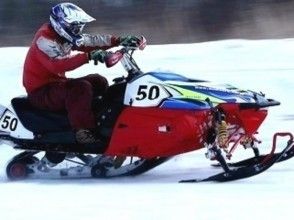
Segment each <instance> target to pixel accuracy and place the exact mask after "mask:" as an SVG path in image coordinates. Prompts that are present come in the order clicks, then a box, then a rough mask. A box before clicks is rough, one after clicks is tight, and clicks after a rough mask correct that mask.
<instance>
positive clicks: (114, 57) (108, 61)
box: [105, 36, 147, 68]
mask: <svg viewBox="0 0 294 220" xmlns="http://www.w3.org/2000/svg"><path fill="white" fill-rule="evenodd" d="M146 45H147V42H146V39H145V37H144V36H141V39H140V42H139V46H138V47H123V48H121V49H119V50H117V51H115V52H109V53H108V55H107V56H106V58H105V65H106V67H108V68H109V67H112V66H114V65H115V64H117V63H118V62H119V61H120V60H121V59H122V58H123V56H124V54H126V53H129V51H135V50H136V49H139V50H144V49H145V47H146Z"/></svg>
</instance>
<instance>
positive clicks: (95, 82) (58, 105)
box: [23, 24, 118, 129]
mask: <svg viewBox="0 0 294 220" xmlns="http://www.w3.org/2000/svg"><path fill="white" fill-rule="evenodd" d="M82 36H83V39H84V44H83V46H82V47H79V48H77V47H74V46H73V45H72V44H71V43H69V42H67V41H66V40H65V39H63V38H62V37H60V36H59V35H58V34H57V33H56V32H55V30H54V29H53V28H52V27H51V25H50V24H44V25H43V26H41V28H40V29H39V30H38V31H37V33H36V34H35V37H34V39H33V42H32V45H31V47H30V49H29V51H28V53H27V56H26V59H25V63H24V69H23V85H24V87H25V89H26V91H27V93H28V98H29V100H30V102H31V104H32V105H34V106H35V107H38V108H42V109H47V110H53V111H54V110H57V111H59V110H67V112H68V117H69V121H70V123H71V125H72V127H73V128H75V129H80V128H93V127H94V126H95V117H94V113H93V112H92V109H91V103H92V98H93V96H94V95H99V94H98V93H99V92H100V93H102V92H103V91H104V90H105V89H106V88H107V86H108V83H107V80H106V79H105V78H104V77H102V76H100V75H98V74H95V75H94V74H92V75H89V76H86V77H83V78H77V79H70V78H66V76H65V72H66V71H71V70H74V69H76V68H78V67H80V66H82V65H83V64H86V63H88V60H89V59H88V54H87V52H89V51H91V50H94V49H108V48H111V47H114V46H117V45H118V38H116V37H114V36H112V35H94V36H92V35H88V34H83V35H82ZM72 50H78V51H80V52H79V53H77V54H74V55H71V52H72ZM95 91H96V94H95ZM97 91H98V93H97Z"/></svg>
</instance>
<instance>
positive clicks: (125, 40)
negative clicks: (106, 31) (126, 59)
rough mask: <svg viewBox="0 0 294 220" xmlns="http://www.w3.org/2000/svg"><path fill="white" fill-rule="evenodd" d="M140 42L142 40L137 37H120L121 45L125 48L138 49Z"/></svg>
mask: <svg viewBox="0 0 294 220" xmlns="http://www.w3.org/2000/svg"><path fill="white" fill-rule="evenodd" d="M140 41H141V40H140V38H139V37H137V36H131V35H128V36H124V37H119V42H120V43H119V45H121V46H124V47H138V46H139V44H140Z"/></svg>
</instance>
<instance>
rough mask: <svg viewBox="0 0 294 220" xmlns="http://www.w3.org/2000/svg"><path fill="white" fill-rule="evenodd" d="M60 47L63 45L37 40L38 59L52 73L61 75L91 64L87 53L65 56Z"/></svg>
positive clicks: (48, 40)
mask: <svg viewBox="0 0 294 220" xmlns="http://www.w3.org/2000/svg"><path fill="white" fill-rule="evenodd" d="M60 47H61V45H59V44H58V43H57V42H55V41H53V40H50V39H47V38H44V37H40V38H39V39H38V40H37V50H36V55H37V58H38V60H39V62H40V63H41V64H42V65H43V66H44V67H46V69H48V70H49V71H50V72H52V73H55V74H59V73H61V72H66V71H70V70H74V69H76V68H78V67H80V66H82V65H83V64H85V63H88V62H89V60H88V55H87V53H79V54H75V55H68V54H64V48H63V50H62V49H61V48H60ZM69 50H70V48H69Z"/></svg>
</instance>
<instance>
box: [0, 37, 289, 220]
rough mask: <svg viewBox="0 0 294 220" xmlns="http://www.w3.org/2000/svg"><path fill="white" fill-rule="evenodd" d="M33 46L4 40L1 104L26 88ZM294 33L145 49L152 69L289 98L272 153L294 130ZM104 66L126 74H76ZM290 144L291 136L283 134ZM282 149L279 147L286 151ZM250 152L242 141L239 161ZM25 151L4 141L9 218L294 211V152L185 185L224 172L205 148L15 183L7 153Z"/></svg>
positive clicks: (271, 124)
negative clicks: (229, 175) (233, 174)
mask: <svg viewBox="0 0 294 220" xmlns="http://www.w3.org/2000/svg"><path fill="white" fill-rule="evenodd" d="M26 51H27V48H13V47H10V48H0V70H1V73H0V74H1V75H0V77H1V80H0V103H1V104H3V105H8V104H9V102H10V99H11V98H12V97H14V96H18V95H24V94H25V90H24V88H23V87H22V84H21V78H22V65H23V62H24V57H25V54H26ZM293 51H294V39H280V40H254V41H249V40H239V39H235V40H226V41H217V42H206V43H196V44H178V45H153V46H148V47H147V48H146V49H145V50H144V51H142V52H141V51H138V52H136V54H135V59H136V60H137V63H138V64H139V65H140V66H141V68H142V70H143V71H151V70H164V71H171V72H177V73H180V74H184V75H186V76H188V77H192V78H198V79H206V80H210V81H214V82H221V83H228V84H231V85H234V86H237V87H239V88H246V89H247V88H248V89H251V90H255V91H262V92H264V93H265V94H266V95H267V96H268V97H271V98H274V99H276V100H279V101H281V103H282V105H281V106H278V107H273V108H271V109H270V111H269V116H268V118H267V119H266V121H265V123H264V124H263V125H262V127H261V129H260V134H259V137H260V138H262V140H263V143H262V145H261V147H260V149H261V151H262V153H265V152H267V151H269V147H270V144H271V139H272V135H273V134H274V132H277V131H291V132H294V122H293V120H292V121H291V120H290V119H291V118H292V119H293V118H294V102H293V99H292V96H293V94H294V86H293V85H294V74H293V73H292V72H294V63H293V60H294V53H293ZM93 72H99V73H102V74H103V75H105V76H106V77H108V79H109V80H111V79H113V78H114V77H118V76H121V75H123V74H124V72H123V69H122V67H121V66H120V65H119V64H118V65H116V66H114V67H113V68H110V69H107V68H105V67H104V66H103V65H101V64H99V65H98V66H97V67H96V66H94V65H85V66H83V67H81V68H79V69H78V70H76V71H73V73H70V76H71V77H78V76H83V75H85V74H88V73H93ZM279 143H280V144H281V145H283V144H285V139H283V140H282V141H279ZM280 148H281V147H279V149H280ZM244 152H245V155H246V156H247V155H248V156H249V153H251V152H247V151H243V150H241V149H240V152H239V151H238V152H236V153H237V155H235V156H236V157H234V159H238V158H241V157H243V156H244V155H243V153H244ZM16 153H19V152H18V151H15V150H13V149H11V148H10V147H9V146H6V145H2V146H1V147H0V158H1V160H0V197H1V199H0V219H2V220H18V219H21V220H24V219H30V220H32V219H43V220H46V219H50V220H51V219H55V218H57V219H71V220H75V219H77V220H80V219H120V220H124V219H128V220H129V219H146V220H147V219H148V220H151V219H169V220H172V219H184V218H186V219H246V220H247V219H261V218H262V219H281V218H283V219H292V217H291V214H292V213H293V212H292V209H291V208H292V206H293V202H294V184H293V182H294V160H289V161H286V162H284V163H280V164H276V165H274V166H273V167H272V168H270V169H269V170H268V171H266V172H265V173H263V174H261V175H258V176H255V177H251V178H248V179H243V180H239V181H234V182H228V183H200V184H179V183H177V181H178V180H181V179H186V178H192V177H203V176H207V175H210V174H213V173H217V172H219V171H220V170H219V169H216V168H212V167H210V166H209V165H210V161H208V160H207V159H205V157H204V151H202V150H201V151H197V152H191V153H187V154H183V155H179V156H176V157H174V158H173V159H171V160H170V161H168V162H167V163H165V164H163V165H161V166H159V167H157V168H155V169H153V170H151V171H149V172H147V173H146V174H143V175H140V176H136V177H125V178H115V179H108V180H101V179H66V180H64V179H63V180H60V179H34V180H26V181H20V182H10V181H8V180H7V178H6V176H5V165H6V163H7V161H8V160H9V159H10V158H11V157H12V156H13V155H15V154H16Z"/></svg>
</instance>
